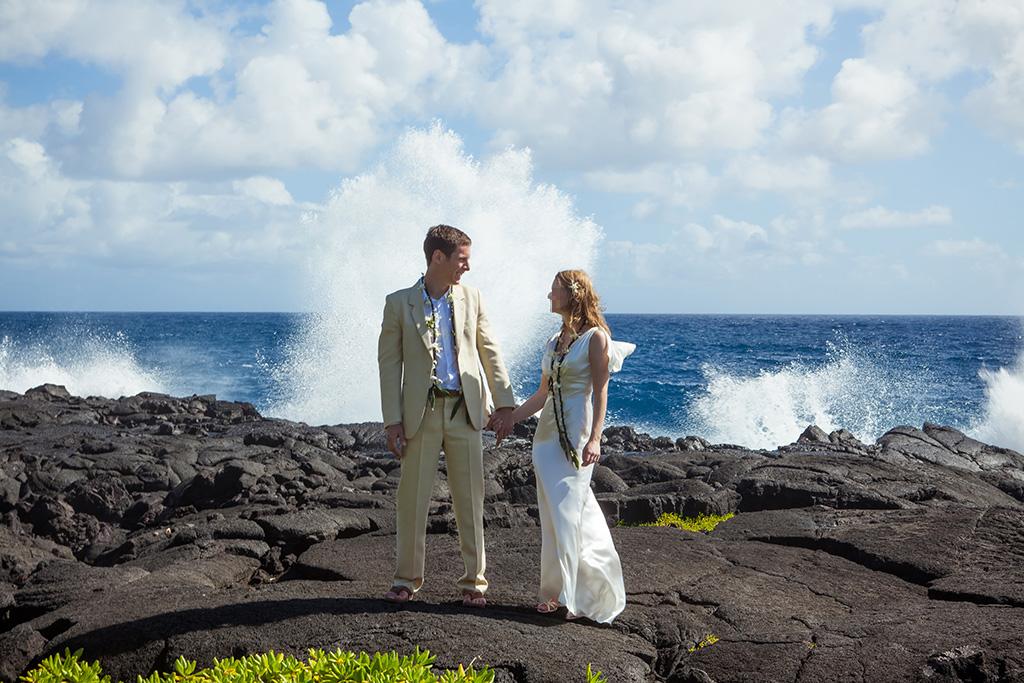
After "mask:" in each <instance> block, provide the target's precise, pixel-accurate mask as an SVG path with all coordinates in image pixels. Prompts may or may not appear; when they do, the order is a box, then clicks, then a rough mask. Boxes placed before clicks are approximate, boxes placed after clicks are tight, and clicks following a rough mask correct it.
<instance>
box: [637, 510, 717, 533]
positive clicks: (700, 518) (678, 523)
mask: <svg viewBox="0 0 1024 683" xmlns="http://www.w3.org/2000/svg"><path fill="white" fill-rule="evenodd" d="M735 516H736V513H734V512H728V513H726V514H724V515H705V514H703V513H701V514H699V515H697V516H696V517H680V516H679V515H677V514H676V513H674V512H664V513H662V514H661V516H660V517H658V519H656V520H654V521H653V522H649V523H646V524H637V525H636V526H670V527H674V528H676V529H682V530H684V531H694V532H699V533H705V534H706V533H710V532H712V531H714V530H715V527H716V526H718V525H719V524H721V523H722V522H725V521H727V520H730V519H732V518H733V517H735ZM618 526H631V525H626V524H623V523H622V522H621V521H620V522H619V524H618Z"/></svg>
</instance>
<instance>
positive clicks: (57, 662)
mask: <svg viewBox="0 0 1024 683" xmlns="http://www.w3.org/2000/svg"><path fill="white" fill-rule="evenodd" d="M81 656H82V651H81V650H78V651H77V652H74V653H72V652H70V651H68V650H65V651H64V654H63V655H53V656H51V657H48V658H47V659H45V660H43V661H42V662H41V663H40V664H39V666H38V667H36V668H35V669H33V670H32V671H30V672H28V673H27V674H25V675H24V676H22V677H21V680H22V681H24V682H25V683H111V680H110V676H102V671H101V669H100V664H99V662H93V663H92V664H85V663H82V662H81V661H80V657H81ZM434 659H435V658H434V655H432V654H430V653H429V652H428V651H426V650H420V649H418V648H417V650H416V652H415V653H413V654H411V655H407V656H404V657H403V656H399V655H398V653H395V652H383V653H381V652H377V653H374V654H372V655H371V654H367V653H366V652H360V653H358V654H357V653H354V652H344V651H342V650H335V651H334V652H324V651H323V650H310V651H309V658H308V660H307V661H305V662H303V661H300V660H298V659H296V658H295V657H293V656H291V655H284V654H281V653H276V652H266V653H264V654H257V655H249V656H246V657H242V658H241V659H235V658H233V657H232V658H229V659H215V660H214V661H213V666H212V667H211V668H208V669H200V670H196V663H195V662H193V661H188V660H186V659H185V658H184V657H179V658H178V659H177V661H175V662H174V671H173V672H170V673H161V672H154V673H152V674H150V675H149V676H146V677H143V676H139V677H138V683H399V682H401V683H493V681H494V672H493V671H492V670H491V669H489V668H488V667H484V668H483V669H481V670H480V671H477V670H476V669H474V668H473V666H472V665H470V666H469V668H466V667H464V666H462V665H461V664H460V665H459V668H458V669H457V670H455V671H441V672H439V673H435V672H434V671H433V664H434Z"/></svg>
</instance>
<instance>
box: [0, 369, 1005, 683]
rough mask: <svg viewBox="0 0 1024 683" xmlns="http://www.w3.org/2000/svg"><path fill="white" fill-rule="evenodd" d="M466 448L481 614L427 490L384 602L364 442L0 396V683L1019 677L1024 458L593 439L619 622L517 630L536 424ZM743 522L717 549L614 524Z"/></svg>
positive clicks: (291, 426)
mask: <svg viewBox="0 0 1024 683" xmlns="http://www.w3.org/2000/svg"><path fill="white" fill-rule="evenodd" d="M516 435H517V437H518V438H515V439H513V440H511V441H508V442H506V443H505V444H503V445H502V447H500V448H495V447H493V446H491V447H489V448H487V451H486V455H485V478H486V485H485V491H486V504H485V521H486V524H487V536H486V538H487V555H488V578H489V580H490V581H491V590H490V591H489V593H488V598H489V602H490V605H489V607H488V608H487V609H485V610H472V609H467V608H463V607H462V606H461V603H460V602H459V601H458V597H459V596H458V594H457V591H456V589H455V586H454V582H455V579H456V578H457V577H458V576H459V575H460V574H461V571H462V568H461V561H460V559H459V554H458V542H457V538H456V536H455V523H454V518H453V514H452V510H451V503H450V495H449V491H448V487H447V481H446V479H445V476H444V463H443V458H442V464H441V471H440V472H439V474H438V477H437V481H436V483H435V487H434V500H433V503H432V506H431V510H430V518H429V521H428V532H429V535H428V540H427V544H428V555H427V582H426V584H425V586H424V589H423V591H421V593H420V594H419V595H417V597H416V599H415V600H414V601H413V602H412V603H410V604H408V605H405V606H402V607H397V606H393V605H389V604H387V603H384V602H382V601H381V600H380V599H379V596H380V594H381V593H382V592H383V591H384V590H385V589H386V588H387V586H388V583H389V578H390V575H391V572H392V562H393V556H394V518H395V512H394V493H395V489H396V488H397V485H398V475H399V467H398V463H397V461H396V460H395V459H394V458H392V457H391V456H390V454H388V453H387V452H386V451H385V449H384V438H383V430H382V428H381V425H380V424H379V423H364V424H356V425H335V426H323V427H311V426H308V425H305V424H302V423H294V422H288V421H285V420H276V419H267V418H263V417H261V416H260V415H259V414H258V413H257V412H256V410H255V409H254V408H253V407H252V406H251V405H249V404H245V403H235V402H229V401H219V400H217V399H216V397H213V396H191V397H183V398H176V397H171V396H164V395H160V394H149V393H145V394H139V395H137V396H132V397H125V398H121V399H118V400H109V399H103V398H78V397H74V396H70V395H69V394H68V392H67V391H65V390H64V388H63V387H58V386H53V385H44V386H42V387H37V388H36V389H32V390H29V391H28V392H26V393H25V394H16V393H12V392H2V391H0V521H2V523H0V681H13V680H15V679H16V678H17V676H18V675H20V674H21V673H23V672H24V671H26V670H27V669H29V668H31V667H32V666H33V665H34V664H35V663H37V662H38V661H39V660H40V659H41V658H43V657H45V656H46V655H48V654H51V653H53V652H56V651H63V650H64V648H66V647H70V648H72V649H75V648H78V647H81V648H84V650H85V653H86V657H87V658H89V659H98V660H100V661H101V662H102V664H103V667H104V670H105V671H106V672H107V673H108V674H110V675H111V676H112V677H113V678H114V679H115V680H117V679H121V680H134V677H135V675H137V674H143V675H145V674H147V673H148V672H150V671H152V670H154V669H164V670H166V669H167V668H168V667H169V666H170V664H171V663H172V662H173V661H174V659H175V658H177V657H178V656H179V655H184V656H186V657H188V658H190V659H196V660H198V661H199V663H200V665H203V666H205V665H209V664H211V663H212V660H213V659H214V658H215V657H224V656H232V655H234V656H238V655H242V654H246V653H250V652H258V651H265V650H270V649H273V650H276V651H284V652H291V653H294V654H297V655H302V654H304V653H305V651H306V650H307V649H309V648H326V649H331V648H336V647H341V648H345V649H355V650H360V649H365V650H390V649H394V650H398V651H400V652H408V651H411V650H412V649H413V648H414V647H416V646H419V647H421V648H428V649H429V650H430V651H431V652H433V653H434V654H435V655H437V666H438V667H454V666H457V665H458V663H460V662H462V663H469V662H470V661H471V660H473V659H474V658H475V659H476V660H477V661H478V662H484V663H487V664H488V665H490V666H491V667H493V668H494V669H495V671H496V673H497V680H499V681H517V682H537V681H573V680H582V677H583V672H584V671H585V670H586V667H587V664H588V663H592V664H593V665H594V667H595V668H596V669H599V670H601V671H603V672H604V674H605V676H606V677H607V678H608V680H609V681H612V682H617V681H718V682H724V681H897V680H898V681H903V680H918V681H1020V680H1024V630H1022V625H1024V502H1022V501H1024V457H1022V456H1021V455H1020V454H1018V453H1015V452H1014V451H1010V450H1007V449H1002V448H997V447H994V446H990V445H987V444H983V443H980V442H978V441H975V440H973V439H971V438H970V437H967V436H966V435H964V434H962V433H960V432H958V431H956V430H953V429H950V428H948V427H943V426H938V425H931V424H925V425H924V426H923V427H922V428H921V429H917V428H913V427H908V426H899V427H896V428H894V429H892V430H890V431H889V432H888V433H886V434H885V435H883V436H882V437H881V438H880V439H879V440H878V442H877V443H874V444H864V443H861V442H859V441H858V440H857V439H856V438H855V437H854V436H853V435H852V434H850V433H849V432H846V431H844V430H838V431H836V432H832V433H831V434H827V433H825V432H824V431H823V430H821V429H818V428H817V427H814V426H811V427H809V428H808V429H807V430H806V431H805V432H804V434H803V435H802V436H801V437H800V439H799V441H797V442H796V443H794V444H790V445H787V446H782V447H780V448H779V449H777V450H775V451H752V450H747V449H743V448H740V447H737V446H732V445H713V444H710V443H708V442H707V441H705V440H704V439H701V438H700V437H696V436H690V437H686V438H682V439H678V440H675V441H673V440H671V439H667V438H665V437H650V436H648V435H646V434H639V433H637V432H636V431H635V430H633V429H632V428H630V427H612V428H609V429H607V430H606V432H605V443H604V458H603V460H602V464H601V465H599V466H598V467H597V469H596V470H595V473H594V479H593V487H594V490H595V493H596V494H597V497H598V500H599V501H600V503H601V507H602V509H603V510H604V512H605V514H606V516H607V518H608V522H609V524H611V525H613V529H612V534H613V537H614V539H615V543H616V546H617V548H618V551H619V554H620V556H621V558H622V563H623V570H624V574H625V581H626V590H627V602H628V604H627V607H626V610H625V612H623V614H622V615H621V616H620V617H619V618H618V619H617V620H616V622H615V624H614V625H612V626H610V627H603V626H597V625H595V624H591V623H586V622H572V623H570V622H566V621H565V620H564V619H562V618H561V617H560V616H558V615H556V616H546V615H539V614H536V613H535V612H534V611H533V603H534V602H535V596H534V591H535V589H536V585H537V581H538V578H539V567H538V562H539V555H540V531H539V529H538V527H537V512H536V495H535V490H534V480H533V473H532V469H531V466H530V452H529V451H530V447H529V438H530V436H531V426H530V424H529V423H526V424H522V425H519V426H517V431H516ZM664 512H674V513H678V514H681V515H684V516H688V515H694V514H699V513H713V514H724V513H727V512H734V513H736V517H734V518H733V519H731V520H729V521H727V522H724V523H722V524H721V525H719V527H718V528H717V529H716V530H715V531H714V532H712V533H710V534H698V533H690V532H685V531H680V530H677V529H672V528H654V527H637V526H631V525H636V524H642V523H647V522H651V521H653V520H654V519H656V518H657V516H658V515H660V514H662V513H664Z"/></svg>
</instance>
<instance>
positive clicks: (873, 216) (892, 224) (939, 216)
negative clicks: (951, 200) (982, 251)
mask: <svg viewBox="0 0 1024 683" xmlns="http://www.w3.org/2000/svg"><path fill="white" fill-rule="evenodd" d="M952 222H953V212H952V211H951V210H950V209H949V207H947V206H939V205H933V206H929V207H926V208H924V209H921V210H920V211H894V210H892V209H887V208H885V207H884V206H873V207H871V208H870V209H865V210H863V211H857V212H854V213H848V214H846V215H845V216H843V217H842V218H841V219H840V220H839V225H840V226H841V227H843V228H848V229H858V228H860V229H873V228H914V227H922V226H930V225H949V224H951V223H952Z"/></svg>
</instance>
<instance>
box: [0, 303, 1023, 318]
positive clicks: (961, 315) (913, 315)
mask: <svg viewBox="0 0 1024 683" xmlns="http://www.w3.org/2000/svg"><path fill="white" fill-rule="evenodd" d="M382 305H383V304H382ZM382 310H383V309H382ZM323 312H324V311H257V310H115V309H89V310H85V309H0V315H4V314H25V313H51V314H57V313H75V314H93V313H95V314H104V315H316V314H318V313H323ZM604 314H605V315H613V316H647V317H659V316H663V317H737V318H740V317H743V318H753V317H773V318H784V317H793V318H797V317H803V318H811V317H819V318H824V317H831V318H1024V312H1021V313H870V312H868V313H863V312H856V313H839V312H829V313H820V312H818V313H779V312H771V311H768V312H750V311H746V312H731V311H721V312H701V313H696V312H671V311H657V312H647V311H604Z"/></svg>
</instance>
